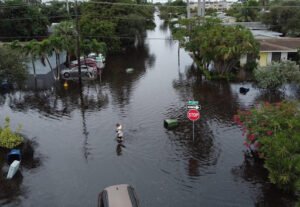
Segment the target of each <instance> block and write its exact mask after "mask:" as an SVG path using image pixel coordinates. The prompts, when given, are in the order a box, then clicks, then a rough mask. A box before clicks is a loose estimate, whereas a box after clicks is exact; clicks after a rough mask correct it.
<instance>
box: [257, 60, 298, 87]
mask: <svg viewBox="0 0 300 207" xmlns="http://www.w3.org/2000/svg"><path fill="white" fill-rule="evenodd" d="M254 78H255V80H256V81H257V85H258V86H259V87H260V88H263V89H271V90H275V89H278V88H280V87H281V86H282V85H283V84H285V83H291V82H295V83H300V68H299V65H297V64H296V62H293V61H285V62H280V63H277V62H272V64H271V65H268V66H265V67H258V68H257V69H255V70H254Z"/></svg>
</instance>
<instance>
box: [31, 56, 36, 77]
mask: <svg viewBox="0 0 300 207" xmlns="http://www.w3.org/2000/svg"><path fill="white" fill-rule="evenodd" d="M31 62H32V68H33V76H34V78H36V71H35V64H34V59H33V57H32V56H31Z"/></svg>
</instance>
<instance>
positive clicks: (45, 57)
mask: <svg viewBox="0 0 300 207" xmlns="http://www.w3.org/2000/svg"><path fill="white" fill-rule="evenodd" d="M45 58H46V60H47V63H48V64H49V67H50V69H51V71H52V74H53V77H54V80H56V76H55V73H54V71H53V67H52V65H51V63H50V61H49V58H48V56H47V55H45Z"/></svg>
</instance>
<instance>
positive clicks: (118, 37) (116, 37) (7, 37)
mask: <svg viewBox="0 0 300 207" xmlns="http://www.w3.org/2000/svg"><path fill="white" fill-rule="evenodd" d="M47 37H49V36H46V35H44V36H13V37H12V36H6V37H5V36H0V39H34V38H37V39H43V38H47ZM81 37H85V38H96V37H98V38H102V39H136V37H130V36H110V37H109V36H100V35H94V36H90V35H82V36H81ZM147 40H175V39H173V38H164V37H147Z"/></svg>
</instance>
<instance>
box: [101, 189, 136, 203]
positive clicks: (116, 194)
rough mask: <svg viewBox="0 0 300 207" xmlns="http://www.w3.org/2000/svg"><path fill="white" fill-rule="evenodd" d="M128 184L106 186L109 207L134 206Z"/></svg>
mask: <svg viewBox="0 0 300 207" xmlns="http://www.w3.org/2000/svg"><path fill="white" fill-rule="evenodd" d="M129 188H130V186H129V185H128V184H121V185H113V186H110V187H107V188H105V189H104V190H105V191H106V192H107V199H108V204H109V207H133V203H132V201H131V199H132V197H131V195H129V191H128V190H129Z"/></svg>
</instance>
